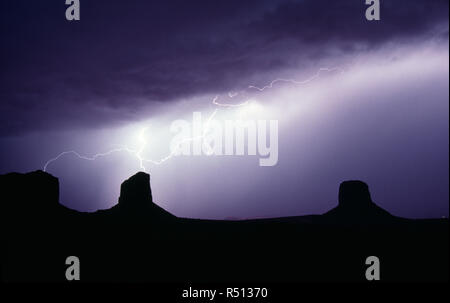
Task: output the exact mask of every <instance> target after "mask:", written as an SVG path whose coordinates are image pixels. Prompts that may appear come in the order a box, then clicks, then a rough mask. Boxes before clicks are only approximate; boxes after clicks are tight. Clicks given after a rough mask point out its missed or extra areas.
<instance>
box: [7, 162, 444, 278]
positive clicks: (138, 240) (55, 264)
mask: <svg viewBox="0 0 450 303" xmlns="http://www.w3.org/2000/svg"><path fill="white" fill-rule="evenodd" d="M0 184H1V185H0V186H1V187H0V193H1V196H2V201H1V208H2V212H1V214H2V233H3V235H4V237H3V238H4V239H5V240H6V246H5V248H4V250H3V255H2V264H1V265H2V280H4V281H64V280H65V275H64V273H65V268H66V265H65V259H66V258H67V257H68V256H77V257H79V259H80V263H81V267H82V273H81V280H82V281H99V282H103V281H116V282H118V281H127V282H161V281H164V282H167V281H169V282H183V281H190V282H229V281H234V282H249V281H251V282H257V281H262V282H281V281H282V282H300V281H365V270H366V267H367V265H366V264H365V260H366V258H367V257H368V256H377V257H378V258H379V259H380V262H381V279H382V280H383V281H447V280H448V220H447V219H426V220H412V219H406V218H400V217H396V216H394V215H392V214H390V213H389V212H387V211H386V210H384V209H382V208H380V207H379V206H377V205H376V204H375V203H374V202H373V201H372V199H371V195H370V191H369V187H368V185H367V184H365V183H364V182H362V181H357V180H354V181H344V182H342V183H341V184H340V187H339V194H338V205H337V206H336V207H335V208H334V209H332V210H330V211H328V212H326V213H325V214H322V215H309V216H294V217H282V218H271V219H252V220H241V221H226V220H201V219H189V218H179V217H176V216H174V215H173V214H171V213H169V212H167V211H166V210H164V209H163V208H161V207H160V206H158V205H157V204H156V203H154V201H153V198H152V193H151V188H150V176H149V175H148V174H146V173H143V172H139V173H137V174H135V175H134V176H132V177H130V178H129V179H128V180H126V181H124V182H123V183H122V185H121V190H120V197H119V199H118V203H117V204H116V205H115V206H113V207H112V208H110V209H107V210H99V211H96V212H94V213H83V212H78V211H75V210H71V209H68V208H66V207H65V206H63V205H61V204H60V203H59V182H58V179H57V178H55V177H53V176H52V175H50V174H48V173H45V172H42V171H35V172H31V173H27V174H19V173H10V174H6V175H1V176H0ZM30 258H32V261H30Z"/></svg>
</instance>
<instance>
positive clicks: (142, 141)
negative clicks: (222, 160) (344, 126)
mask: <svg viewBox="0 0 450 303" xmlns="http://www.w3.org/2000/svg"><path fill="white" fill-rule="evenodd" d="M334 71H339V72H340V73H343V72H344V71H343V70H342V69H341V68H320V69H318V70H317V72H316V73H315V74H314V75H312V76H310V77H309V78H307V79H304V80H301V81H298V80H295V79H283V78H277V79H275V80H272V81H271V82H270V83H269V84H267V85H265V86H263V87H258V86H255V85H249V86H248V89H255V90H258V91H260V92H263V91H265V90H267V89H271V88H273V87H274V86H275V85H276V84H277V83H279V82H286V83H292V84H294V85H305V84H308V83H310V82H312V81H314V80H316V79H317V78H319V77H320V76H321V74H322V73H324V72H327V73H330V72H334ZM243 92H244V91H240V92H229V93H228V97H229V98H234V97H236V96H237V95H239V94H241V93H243ZM219 98H220V95H216V96H215V97H214V98H213V99H212V101H211V103H212V104H213V105H214V106H216V107H218V108H236V107H243V106H246V105H248V104H249V102H250V100H246V101H244V102H241V103H236V104H233V103H221V102H219V101H218V100H219ZM218 108H216V109H214V111H213V112H212V113H211V115H210V116H209V117H208V119H207V122H206V123H205V126H206V127H205V128H204V130H203V133H202V135H199V136H196V137H190V138H186V139H183V140H181V141H179V142H178V143H177V145H176V147H175V148H174V149H173V150H172V151H171V152H170V153H169V154H168V155H166V156H164V157H162V158H160V159H159V160H153V159H147V158H145V157H143V156H142V153H143V152H144V150H145V149H146V147H147V141H146V140H145V138H144V134H145V133H146V132H147V130H148V127H145V128H143V129H142V130H141V131H140V133H139V136H138V139H139V142H140V146H139V148H138V149H132V148H129V147H127V146H120V147H118V148H114V149H110V150H108V151H106V152H103V153H97V154H94V155H92V156H86V155H82V154H80V153H78V152H77V151H75V150H68V151H63V152H61V153H60V154H58V155H57V156H56V157H54V158H51V159H49V160H47V162H45V164H44V167H43V171H47V169H48V167H49V166H50V164H52V163H53V162H55V161H58V160H59V159H60V158H62V157H63V156H66V155H73V156H76V157H77V158H79V159H82V160H87V161H95V160H97V159H98V158H101V157H106V156H109V155H111V154H114V153H121V152H126V153H128V154H130V155H132V156H134V157H136V159H137V161H138V163H139V167H140V169H141V170H143V171H146V167H145V166H144V163H151V164H154V165H160V164H162V163H164V162H166V161H167V160H169V159H171V158H172V157H174V156H175V155H176V154H177V153H178V151H179V148H180V146H181V145H182V144H184V143H186V142H190V141H195V140H201V139H204V138H205V136H206V134H207V133H208V131H209V124H210V123H211V121H212V119H213V118H214V117H215V115H216V114H217V112H218ZM203 146H205V147H206V148H207V149H208V151H207V154H208V155H210V154H212V148H211V146H210V145H209V144H208V143H206V142H204V141H203Z"/></svg>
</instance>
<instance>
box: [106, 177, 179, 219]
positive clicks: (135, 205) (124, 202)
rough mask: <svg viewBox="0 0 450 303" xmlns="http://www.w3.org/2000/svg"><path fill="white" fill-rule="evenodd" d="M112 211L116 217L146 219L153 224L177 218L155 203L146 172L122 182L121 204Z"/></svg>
mask: <svg viewBox="0 0 450 303" xmlns="http://www.w3.org/2000/svg"><path fill="white" fill-rule="evenodd" d="M106 211H107V210H106ZM111 211H112V212H113V213H115V214H116V215H126V216H134V217H146V218H147V219H149V220H151V222H164V221H166V222H167V221H169V222H170V221H171V220H173V219H174V218H176V217H175V216H174V215H172V214H171V213H169V212H168V211H166V210H164V209H163V208H161V207H160V206H158V205H156V204H155V203H154V202H153V197H152V191H151V188H150V175H149V174H147V173H144V172H138V173H136V174H135V175H133V176H131V177H130V178H128V179H127V180H125V181H124V182H122V184H121V186H120V196H119V202H118V204H116V205H115V206H113V207H112V208H111Z"/></svg>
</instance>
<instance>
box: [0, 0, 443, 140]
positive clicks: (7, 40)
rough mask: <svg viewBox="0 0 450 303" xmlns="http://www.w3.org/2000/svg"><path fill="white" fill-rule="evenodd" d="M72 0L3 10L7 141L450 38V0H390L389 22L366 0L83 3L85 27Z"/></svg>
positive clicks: (385, 12)
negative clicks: (339, 59)
mask: <svg viewBox="0 0 450 303" xmlns="http://www.w3.org/2000/svg"><path fill="white" fill-rule="evenodd" d="M64 2H65V1H63V0H53V1H45V2H42V1H41V2H39V1H4V2H2V4H1V29H0V30H1V37H2V48H1V59H0V60H1V66H2V71H1V83H2V85H1V90H0V98H1V107H0V108H1V116H0V118H1V121H2V122H1V130H2V135H7V134H15V133H18V132H26V131H29V130H32V129H43V128H51V127H66V128H67V127H80V126H89V125H95V124H98V123H113V122H116V121H119V120H127V119H132V118H134V117H135V116H136V115H137V114H136V112H137V111H138V110H139V109H141V108H149V109H150V110H151V109H152V108H153V109H154V110H157V109H158V108H159V107H160V106H161V104H164V103H167V102H170V101H171V100H175V99H177V98H185V97H189V96H194V95H196V94H203V93H215V92H221V91H224V90H228V89H231V88H233V87H238V86H239V85H242V80H243V79H247V78H249V77H252V76H254V75H261V78H262V79H264V74H265V73H270V72H272V71H277V70H281V69H283V68H287V67H295V66H303V65H308V64H312V63H311V62H314V61H315V60H316V61H319V60H321V59H323V58H328V57H330V56H336V54H349V53H350V54H351V53H352V52H357V51H358V50H361V49H374V48H376V47H379V46H381V45H384V44H386V43H388V42H394V43H401V42H411V41H414V40H415V39H424V38H427V37H428V38H432V37H434V36H435V35H436V36H437V37H441V39H442V35H443V37H444V39H446V40H447V41H448V1H447V0H442V1H441V0H435V1H425V0H422V1H419V0H415V1H412V0H409V1H406V0H403V1H398V0H395V1H394V0H384V1H381V5H382V11H381V18H382V21H381V22H367V21H366V20H365V17H364V10H365V8H366V6H365V4H364V1H362V0H352V1H331V0H330V1H323V0H322V1H318V0H304V1H258V0H251V1H164V2H163V1H100V0H97V1H81V21H79V22H68V21H66V20H65V18H64V11H65V8H66V7H65V5H64ZM439 27H440V28H441V30H440V31H439V30H438V29H439ZM442 28H443V30H442ZM439 35H440V36H439Z"/></svg>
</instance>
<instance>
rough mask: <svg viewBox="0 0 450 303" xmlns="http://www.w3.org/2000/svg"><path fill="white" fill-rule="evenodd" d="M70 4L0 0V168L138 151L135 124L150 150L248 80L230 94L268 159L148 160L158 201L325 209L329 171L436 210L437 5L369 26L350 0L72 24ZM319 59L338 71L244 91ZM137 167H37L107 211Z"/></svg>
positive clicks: (444, 142)
mask: <svg viewBox="0 0 450 303" xmlns="http://www.w3.org/2000/svg"><path fill="white" fill-rule="evenodd" d="M64 2H65V1H62V0H53V1H45V3H41V2H38V1H2V3H1V4H0V8H1V9H0V14H1V26H0V31H1V37H2V43H1V56H0V58H1V59H0V60H1V66H2V68H1V90H0V93H1V103H0V106H1V111H0V115H1V117H0V124H1V128H0V146H1V158H0V173H6V172H10V171H20V172H26V171H30V170H35V169H42V168H43V166H44V164H45V163H46V161H47V160H49V159H51V158H53V157H55V156H57V155H58V154H59V153H60V152H63V151H67V150H74V151H77V152H78V153H80V154H82V155H87V156H92V155H94V154H96V153H101V152H106V151H108V150H111V149H113V148H115V147H117V145H118V144H119V145H127V146H130V147H132V148H134V149H136V148H139V146H140V142H141V141H139V138H138V135H139V131H140V130H141V129H142V128H143V127H146V128H148V131H146V133H145V135H144V138H143V139H144V140H145V142H146V148H145V150H143V154H144V155H145V157H147V158H152V159H160V158H162V157H164V155H166V154H167V153H168V151H169V147H168V144H169V142H170V139H171V136H173V134H170V132H169V126H170V124H171V122H172V121H174V120H177V119H187V120H190V119H192V113H193V112H202V114H203V116H204V117H207V116H208V115H210V114H211V112H212V111H213V110H214V109H216V107H215V106H214V105H213V104H211V100H212V99H213V98H214V96H216V95H219V96H220V98H219V100H220V101H221V102H224V103H228V102H235V100H236V99H235V98H230V97H228V93H229V92H240V91H243V90H245V91H246V92H247V94H246V96H245V98H244V97H243V98H244V99H239V100H242V101H245V99H246V98H251V99H252V100H257V103H258V105H259V106H260V108H261V111H260V112H259V113H257V114H254V116H252V114H251V113H250V117H249V118H250V119H261V118H264V119H276V120H278V121H279V160H278V164H277V165H276V166H273V167H260V166H258V157H255V156H244V157H243V156H239V157H238V156H226V157H225V156H222V157H221V156H211V157H207V156H195V157H194V156H191V157H174V158H171V159H170V160H168V161H166V162H164V163H162V164H161V165H152V164H146V165H145V167H146V170H147V171H148V172H149V173H150V174H151V178H152V180H151V183H152V190H153V197H154V198H155V200H156V201H157V203H158V204H159V205H161V206H162V207H164V208H166V209H167V210H169V211H171V212H173V213H174V214H176V215H179V216H187V217H200V218H225V217H238V218H247V217H269V216H286V215H304V214H312V213H322V212H325V211H326V210H328V209H330V208H331V207H333V206H334V205H335V204H336V203H337V190H338V186H339V183H340V182H342V181H344V180H347V179H361V180H363V181H366V182H367V183H368V184H369V187H370V189H371V192H372V198H373V199H374V201H375V202H376V203H377V204H379V205H380V206H382V207H384V208H385V209H387V210H388V211H390V212H391V213H393V214H395V215H399V216H406V217H414V218H426V217H442V216H446V217H447V216H448V214H449V208H448V199H449V187H448V184H449V170H448V167H449V160H448V156H449V113H448V112H449V84H448V83H449V68H448V64H449V56H448V53H449V31H448V29H449V24H448V0H443V1H438V0H432V1H426V0H420V1H419V0H408V1H406V0H404V1H399V0H395V1H394V0H381V1H380V2H381V21H379V22H368V21H367V20H366V19H365V16H364V11H365V8H366V6H365V5H364V1H362V0H352V1H324V0H322V1H317V0H314V1H313V0H303V1H301V0H298V1H285V0H280V1H273V0H271V1H260V0H258V1H256V0H255V1H221V2H219V1H164V4H162V3H163V2H162V1H158V3H159V4H158V3H156V1H151V2H154V3H150V1H101V0H95V1H83V0H82V1H81V20H80V21H78V22H68V21H66V20H65V14H64V12H65V8H66V7H65V5H64ZM323 67H326V68H337V70H336V71H333V72H321V73H320V74H319V76H318V77H316V78H314V80H313V81H311V82H309V83H307V84H295V83H277V84H275V85H274V86H273V87H272V88H270V89H267V90H265V91H264V92H258V91H257V90H249V89H248V86H249V85H255V86H258V87H263V86H265V85H268V84H269V83H270V82H271V81H272V80H274V79H277V78H283V79H295V80H297V81H302V80H305V79H309V78H311V77H312V76H314V75H316V74H317V71H318V70H319V69H320V68H323ZM241 95H242V94H241ZM241 95H239V96H241ZM235 114H236V112H235V111H234V110H229V109H220V112H219V113H218V118H221V119H229V118H231V117H233V115H235ZM138 170H140V167H139V161H138V159H137V158H136V157H134V156H133V155H130V154H128V153H126V152H117V153H113V154H111V155H108V156H105V157H100V158H98V159H97V160H95V161H87V160H82V159H78V158H77V157H75V156H73V155H65V156H63V157H61V158H59V160H58V161H55V162H52V163H51V164H50V165H49V166H48V172H50V173H52V174H54V175H55V176H57V177H59V178H60V186H61V203H63V204H64V205H67V206H69V207H71V208H75V209H78V210H85V211H93V210H96V209H99V208H107V207H110V206H112V205H114V204H115V203H116V201H117V197H118V193H119V186H120V183H121V182H122V181H123V180H124V179H126V178H127V177H129V176H130V175H131V174H133V173H135V172H136V171H138Z"/></svg>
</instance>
